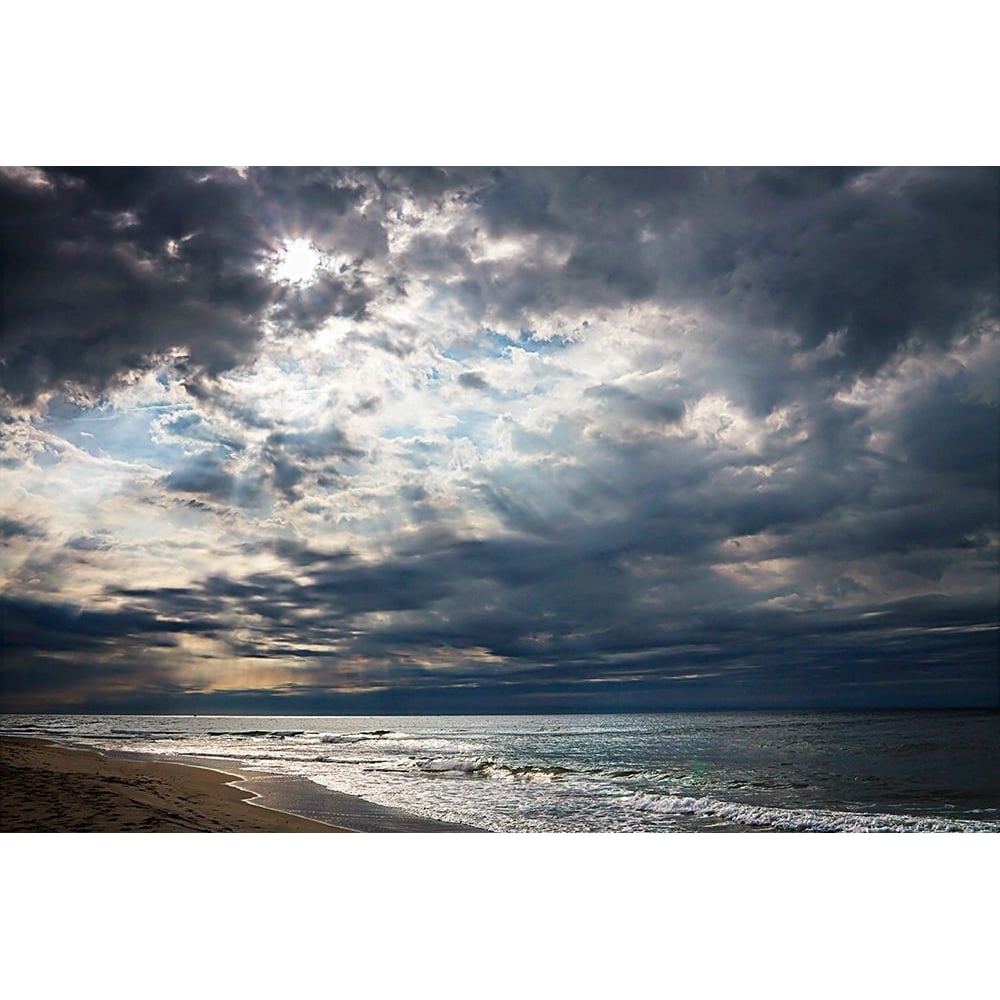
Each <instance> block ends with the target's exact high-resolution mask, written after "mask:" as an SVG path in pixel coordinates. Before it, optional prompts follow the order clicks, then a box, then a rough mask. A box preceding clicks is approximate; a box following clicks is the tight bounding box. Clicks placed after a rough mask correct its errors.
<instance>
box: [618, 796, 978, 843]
mask: <svg viewBox="0 0 1000 1000" xmlns="http://www.w3.org/2000/svg"><path fill="white" fill-rule="evenodd" d="M627 802H628V807H629V808H635V809H638V810H643V811H645V810H649V811H652V812H657V813H667V814H673V815H684V816H703V817H705V818H718V819H724V820H729V821H730V822H733V823H739V824H741V825H744V826H766V827H770V828H772V829H775V830H791V831H803V832H804V831H812V832H814V833H911V832H919V831H925V832H940V833H953V832H977V831H981V830H989V829H992V827H991V826H989V824H984V823H977V822H976V821H975V820H959V819H955V820H942V819H933V818H929V817H920V816H906V815H898V816H897V815H892V814H890V813H850V812H839V811H837V810H833V809H781V808H777V807H769V806H755V805H750V804H749V803H744V802H726V801H724V800H722V799H712V798H707V797H706V798H696V797H693V796H685V795H651V794H649V793H648V792H637V793H636V794H635V795H633V796H630V797H629V799H628V800H627Z"/></svg>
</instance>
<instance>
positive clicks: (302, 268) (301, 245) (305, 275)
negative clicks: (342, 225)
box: [271, 238, 323, 285]
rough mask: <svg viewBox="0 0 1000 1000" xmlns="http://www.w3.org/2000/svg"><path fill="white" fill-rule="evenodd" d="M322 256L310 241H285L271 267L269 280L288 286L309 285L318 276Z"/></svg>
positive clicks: (302, 239)
mask: <svg viewBox="0 0 1000 1000" xmlns="http://www.w3.org/2000/svg"><path fill="white" fill-rule="evenodd" d="M322 264H323V255H322V254H321V253H320V252H319V250H317V249H316V246H315V245H314V244H313V242H312V240H308V239H304V238H301V239H295V240H285V243H284V246H283V247H282V248H281V249H280V250H279V251H278V253H277V255H276V256H275V258H274V263H273V264H272V266H271V278H272V280H274V281H283V282H286V283H287V284H290V285H311V284H312V283H313V282H314V281H315V280H316V278H317V277H318V275H319V270H320V267H321V266H322Z"/></svg>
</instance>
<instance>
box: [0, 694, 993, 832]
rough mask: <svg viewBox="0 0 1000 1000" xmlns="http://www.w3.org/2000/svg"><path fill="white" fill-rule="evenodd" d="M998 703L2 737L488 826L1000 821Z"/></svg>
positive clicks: (139, 720) (226, 720)
mask: <svg viewBox="0 0 1000 1000" xmlns="http://www.w3.org/2000/svg"><path fill="white" fill-rule="evenodd" d="M998 723H1000V715H998V713H997V712H995V711H987V710H984V711H929V712H884V713H846V712H845V713H811V712H793V713H712V714H706V713H690V714H685V713H678V714H664V715H575V716H455V717H447V716H408V717H404V716H392V717H343V716H341V717H328V718H323V717H296V718H289V717H260V716H254V717H239V718H237V717H218V716H217V717H204V716H203V717H169V716H155V717H139V716H8V717H6V718H4V719H3V720H2V728H3V731H5V732H8V733H10V732H14V733H19V734H21V735H29V734H36V735H47V736H54V737H57V738H62V739H68V740H72V741H75V742H78V743H81V744H84V745H88V746H95V747H99V748H103V749H107V750H128V751H136V752H146V753H155V754H158V755H168V756H180V755H185V756H190V755H196V756H203V757H210V758H215V759H223V760H227V761H230V762H231V763H232V765H233V767H241V768H242V769H245V770H248V771H263V772H271V773H276V774H284V775H289V776H298V777H305V778H309V779H311V780H312V781H314V782H317V783H318V784H320V785H323V786H325V787H328V788H331V789H336V790H338V791H343V792H348V793H351V794H354V795H359V796H361V797H363V798H365V799H368V800H370V801H372V802H376V803H380V804H382V805H387V806H393V807H397V808H400V809H405V810H407V811H409V812H412V813H416V814H418V815H421V816H426V817H430V818H434V819H439V820H446V821H450V822H457V823H464V824H469V825H473V826H476V827H479V828H483V829H489V830H496V831H622V832H624V831H658V830H662V831H699V830H725V831H729V830H732V831H736V830H787V831H831V832H832V831H859V832H860V831H873V832H874V831H887V832H888V831H900V832H902V831H994V832H1000V724H998Z"/></svg>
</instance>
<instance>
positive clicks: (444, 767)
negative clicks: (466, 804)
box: [417, 757, 493, 774]
mask: <svg viewBox="0 0 1000 1000" xmlns="http://www.w3.org/2000/svg"><path fill="white" fill-rule="evenodd" d="M492 765H493V761H491V760H486V759H484V758H483V757H476V758H475V759H470V758H467V757H434V758H433V759H431V760H421V761H418V762H417V767H419V768H420V770H421V771H428V772H430V773H432V774H447V773H448V772H454V773H456V774H474V773H475V772H476V771H483V770H485V769H486V768H488V767H491V766H492Z"/></svg>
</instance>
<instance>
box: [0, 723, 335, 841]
mask: <svg viewBox="0 0 1000 1000" xmlns="http://www.w3.org/2000/svg"><path fill="white" fill-rule="evenodd" d="M233 780H235V776H234V775H231V774H224V773H222V772H221V771H212V770H208V769H206V768H201V767H188V766H185V765H183V764H170V763H162V762H160V761H149V760H141V761H139V760H122V759H117V758H112V757H104V756H102V755H100V754H97V753H94V752H92V751H89V750H75V749H70V748H68V747H63V746H59V745H56V744H52V743H48V742H45V741H42V740H32V739H21V738H14V737H4V738H0V832H4V833H14V832H23V833H69V832H95V833H98V832H99V833H131V832H136V833H139V832H162V833H180V832H185V831H187V832H202V833H209V832H217V833H225V832H231V833H342V832H346V831H344V830H342V829H340V828H338V827H335V826H331V825H328V824H325V823H320V822H316V821H314V820H309V819H304V818H302V817H299V816H294V815H291V814H289V813H285V812H278V811H276V810H274V809H267V808H261V807H260V806H256V805H251V804H250V803H249V802H248V801H247V800H248V799H252V798H254V797H255V793H254V792H251V791H243V790H241V789H239V788H234V787H233V786H232V785H231V784H229V782H231V781H233Z"/></svg>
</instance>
